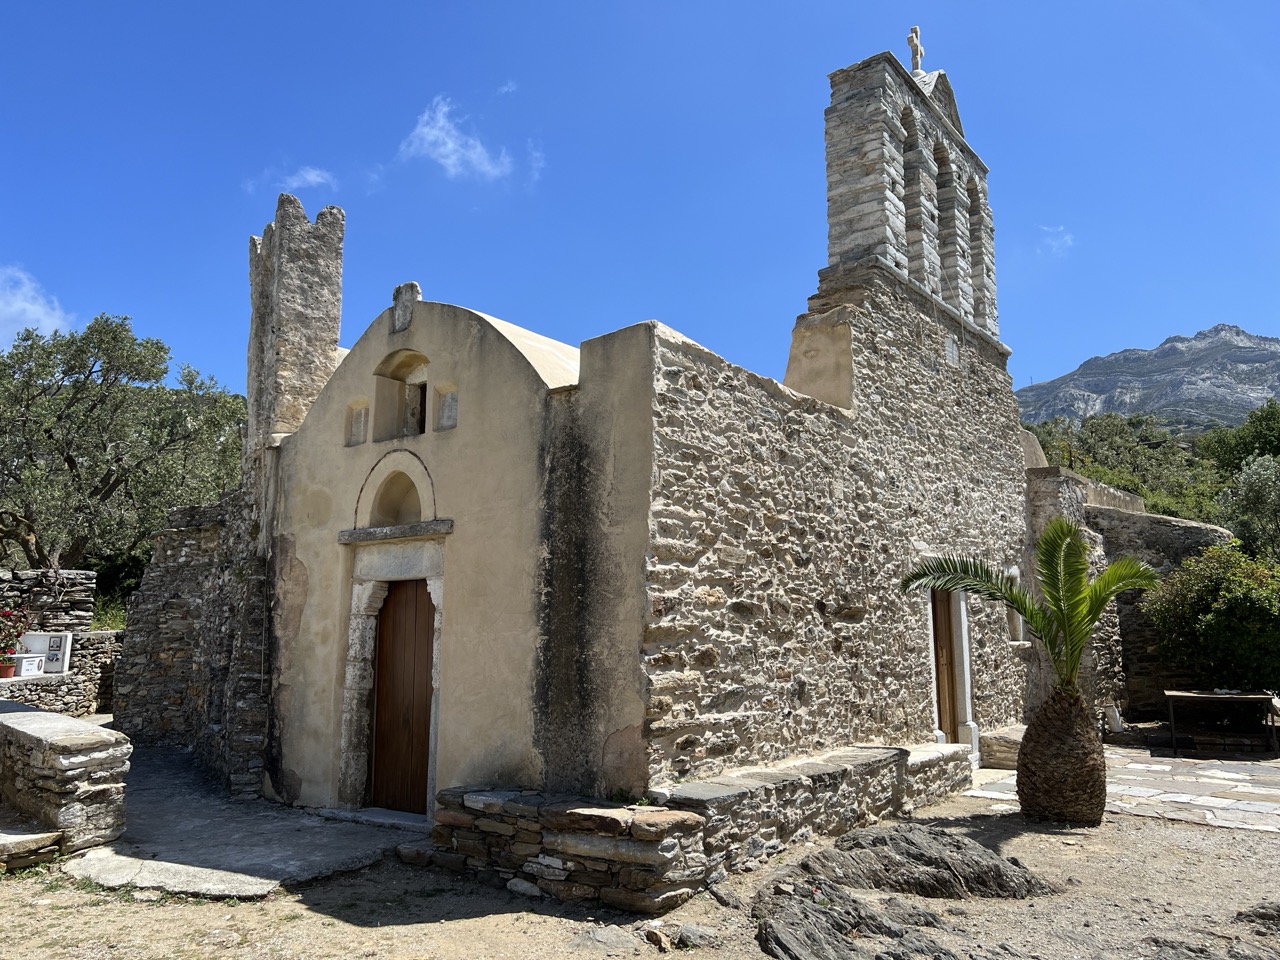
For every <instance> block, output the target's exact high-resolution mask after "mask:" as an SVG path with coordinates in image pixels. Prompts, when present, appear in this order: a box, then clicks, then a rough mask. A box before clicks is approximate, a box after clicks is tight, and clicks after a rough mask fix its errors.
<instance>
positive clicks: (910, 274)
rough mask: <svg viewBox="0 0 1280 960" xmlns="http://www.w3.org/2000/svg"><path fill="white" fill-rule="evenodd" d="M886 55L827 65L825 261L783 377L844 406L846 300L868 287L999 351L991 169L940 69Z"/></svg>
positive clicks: (915, 48)
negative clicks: (839, 66) (906, 300)
mask: <svg viewBox="0 0 1280 960" xmlns="http://www.w3.org/2000/svg"><path fill="white" fill-rule="evenodd" d="M908 43H909V44H910V46H911V51H912V66H913V69H912V70H911V71H908V70H907V69H906V68H905V67H903V66H902V64H900V63H899V62H898V60H897V58H896V57H894V56H893V54H891V53H888V52H885V53H879V54H876V55H875V56H873V57H869V58H867V59H866V60H863V61H862V62H860V63H856V64H854V65H852V66H850V67H846V68H844V69H843V70H838V71H836V72H835V73H833V74H831V77H830V80H831V105H830V106H829V107H828V108H827V110H826V153H827V229H828V237H827V257H828V262H827V266H825V267H823V268H822V269H821V270H819V271H818V292H817V293H816V294H815V295H814V296H813V297H811V298H810V299H809V313H807V314H805V315H803V316H801V317H800V318H799V320H798V321H797V324H796V329H795V333H794V334H793V339H792V347H791V356H790V360H789V363H788V365H787V376H786V384H787V385H788V386H790V387H792V388H794V389H796V390H799V391H801V392H803V393H807V394H809V395H811V396H815V397H818V398H819V399H822V400H827V401H828V402H830V403H834V404H836V405H837V406H841V407H850V406H852V402H853V393H854V391H853V388H852V385H851V383H850V382H849V378H850V376H851V375H852V370H853V357H852V353H851V349H850V345H849V343H848V342H847V341H848V338H847V336H846V335H845V334H842V333H841V330H840V328H841V327H842V326H846V327H847V325H848V323H849V319H848V316H847V314H843V313H840V311H839V309H838V308H840V307H842V306H847V305H854V306H856V305H858V304H861V303H863V302H864V301H865V299H866V298H867V297H868V296H869V295H871V294H872V293H873V292H874V291H876V290H886V289H895V288H896V290H897V292H899V293H902V294H905V295H908V296H909V297H911V298H912V299H913V300H914V301H915V302H916V305H917V308H918V309H922V310H923V311H924V312H925V313H926V314H930V315H934V316H938V317H947V318H949V319H950V320H951V321H953V322H954V325H955V326H956V328H957V336H956V340H957V342H960V341H962V340H964V339H965V338H966V337H972V338H980V339H982V340H985V341H987V342H988V343H990V344H991V345H992V346H994V347H996V349H997V352H999V353H1001V354H1002V355H1007V354H1008V349H1007V348H1006V347H1004V345H1003V344H1002V343H1000V340H999V324H998V322H997V315H996V285H995V243H994V229H993V227H992V221H991V207H990V205H989V204H988V202H987V167H986V164H984V163H983V162H982V160H981V159H980V158H979V157H978V155H977V154H976V153H975V152H974V150H973V148H972V147H970V146H969V144H968V143H967V142H966V140H965V137H964V127H963V126H962V125H961V123H960V114H959V111H958V109H957V107H956V100H955V95H954V93H953V92H952V89H951V83H950V81H948V79H947V75H946V74H945V73H944V72H943V71H941V70H935V71H932V72H925V71H924V70H923V69H922V67H921V61H922V59H923V56H924V48H923V47H922V46H921V45H920V35H919V28H916V27H913V28H912V31H911V35H910V36H909V37H908Z"/></svg>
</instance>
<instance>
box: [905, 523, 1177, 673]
mask: <svg viewBox="0 0 1280 960" xmlns="http://www.w3.org/2000/svg"><path fill="white" fill-rule="evenodd" d="M1035 558H1036V559H1035V566H1036V577H1037V582H1038V584H1039V587H1040V592H1041V594H1042V595H1043V600H1037V599H1035V598H1034V597H1033V596H1032V595H1031V593H1030V592H1028V591H1027V590H1025V589H1023V588H1022V587H1021V586H1019V585H1018V584H1017V582H1015V581H1014V580H1013V578H1012V577H1008V576H1005V575H1003V574H1000V573H997V572H996V571H995V570H994V569H993V568H992V567H991V566H990V565H989V564H987V563H986V562H985V561H983V560H981V559H978V558H976V557H956V556H948V557H930V558H927V559H925V560H922V561H921V562H920V563H919V564H918V565H917V566H916V567H915V568H914V569H913V570H912V571H911V572H910V573H909V574H907V576H906V577H904V578H903V579H902V589H903V590H904V591H910V590H916V589H922V588H928V589H930V590H949V591H960V590H962V591H964V592H965V593H968V594H970V595H972V596H977V597H982V598H983V599H984V600H994V601H996V602H997V603H1002V604H1004V605H1005V606H1006V607H1008V608H1010V609H1011V610H1013V611H1014V612H1015V613H1017V614H1018V615H1019V616H1020V617H1022V619H1023V620H1024V621H1025V622H1026V625H1027V628H1028V629H1029V630H1030V631H1031V632H1032V633H1033V634H1035V636H1037V637H1038V638H1039V639H1040V642H1041V643H1043V644H1044V648H1045V651H1046V653H1047V654H1048V656H1049V660H1050V662H1051V663H1052V664H1053V669H1054V672H1055V673H1056V674H1057V675H1058V685H1059V686H1060V687H1062V688H1064V689H1071V688H1074V687H1075V685H1076V681H1077V679H1078V677H1079V674H1080V661H1081V659H1082V658H1083V657H1084V651H1085V650H1086V649H1087V648H1088V645H1089V641H1090V638H1091V637H1092V635H1093V630H1094V628H1095V627H1096V626H1097V624H1098V620H1099V618H1100V617H1101V616H1102V613H1103V611H1104V610H1105V609H1106V606H1107V604H1108V603H1109V602H1110V601H1111V600H1113V599H1114V598H1115V596H1116V595H1117V594H1119V593H1121V592H1123V591H1125V590H1135V589H1145V588H1147V587H1151V586H1154V585H1155V584H1156V582H1157V581H1158V580H1159V577H1158V575H1157V574H1156V572H1155V571H1154V570H1152V569H1151V567H1149V566H1147V565H1146V564H1145V563H1142V562H1141V561H1139V560H1134V559H1133V558H1131V557H1118V558H1117V559H1115V560H1113V561H1112V562H1111V564H1110V566H1108V567H1107V569H1106V570H1104V571H1103V572H1102V573H1101V574H1099V575H1098V577H1097V578H1095V579H1094V580H1093V581H1092V582H1090V580H1089V544H1088V541H1087V540H1086V539H1085V535H1084V533H1083V531H1082V530H1081V529H1080V527H1079V526H1078V525H1077V524H1075V523H1072V522H1071V521H1070V520H1067V519H1066V518H1064V517H1060V516H1059V517H1054V518H1053V519H1052V520H1050V521H1049V523H1048V524H1047V525H1046V526H1045V530H1044V534H1043V535H1042V536H1041V537H1040V540H1039V542H1038V543H1037V544H1036V547H1035Z"/></svg>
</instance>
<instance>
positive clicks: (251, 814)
mask: <svg viewBox="0 0 1280 960" xmlns="http://www.w3.org/2000/svg"><path fill="white" fill-rule="evenodd" d="M125 807H126V811H125V816H126V826H125V832H124V835H123V836H121V837H120V838H119V839H118V840H116V841H115V842H114V843H111V844H108V845H107V846H104V847H97V848H95V849H92V850H89V851H87V852H86V853H85V855H84V856H83V857H80V858H79V859H76V860H70V861H67V862H66V863H65V864H64V865H63V870H65V871H66V872H67V873H69V874H71V875H72V876H75V877H79V878H82V879H86V880H91V881H93V882H95V883H100V884H102V885H103V886H107V887H121V886H134V887H140V888H146V889H159V890H167V891H169V892H170V893H185V894H191V895H194V896H204V897H213V898H217V897H237V898H240V899H250V898H255V897H263V896H266V895H267V894H269V893H270V892H271V891H272V890H274V889H276V888H277V887H278V886H280V885H281V884H284V883H300V882H303V881H307V880H315V879H318V878H321V877H326V876H329V875H331V874H334V873H340V872H342V871H346V870H356V869H359V868H361V867H365V866H368V865H369V864H371V863H374V862H376V861H377V860H380V859H382V858H383V857H384V856H386V855H388V854H389V853H391V852H392V851H394V849H395V847H396V845H397V844H399V843H403V842H404V838H405V834H404V831H403V830H396V829H388V828H383V827H374V826H369V825H366V824H360V823H340V822H335V821H333V820H326V819H324V818H322V817H318V816H315V815H313V814H309V813H305V812H303V811H301V810H296V809H293V808H291V807H285V806H280V805H278V804H273V803H270V802H269V801H266V800H250V801H244V800H241V801H232V800H231V799H229V798H228V797H227V795H226V792H225V791H224V790H223V789H222V788H221V787H220V786H218V785H217V784H215V783H212V782H210V781H209V780H207V779H205V778H204V777H203V775H202V774H201V772H200V771H199V770H198V769H197V768H196V767H195V765H194V763H193V761H192V759H191V756H190V755H189V754H187V753H184V752H183V751H180V750H170V749H162V748H138V749H136V750H135V751H134V754H133V769H132V770H131V771H130V772H129V778H128V783H127V785H126V787H125Z"/></svg>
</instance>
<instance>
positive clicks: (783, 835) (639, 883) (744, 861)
mask: <svg viewBox="0 0 1280 960" xmlns="http://www.w3.org/2000/svg"><path fill="white" fill-rule="evenodd" d="M971 780H972V766H971V763H970V759H969V753H968V748H967V747H965V746H963V745H961V744H928V745H925V746H922V747H919V748H913V749H911V750H905V749H902V748H900V747H855V748H848V749H844V750H837V751H834V752H832V753H829V754H825V755H823V756H821V757H819V758H816V759H811V760H806V761H801V762H797V763H791V764H788V765H786V766H780V767H773V768H761V769H752V770H740V771H736V772H735V773H733V774H730V775H726V776H721V777H714V778H712V779H710V780H700V781H692V782H687V783H682V784H679V785H678V786H676V787H674V788H671V789H669V790H665V789H664V790H657V791H653V792H652V793H653V795H654V796H655V797H656V798H657V799H660V800H661V802H662V806H655V807H646V806H635V805H632V806H626V805H622V804H616V803H608V802H606V801H603V800H595V799H591V798H587V797H564V796H548V795H544V794H542V793H539V792H537V791H530V790H498V789H492V788H488V787H453V788H450V789H447V790H442V791H440V792H439V793H438V794H437V797H436V801H437V808H436V813H435V820H436V826H435V829H434V830H433V831H432V840H433V841H434V843H435V844H436V850H435V852H434V853H433V854H431V855H430V861H431V863H433V864H434V865H436V866H439V867H444V868H447V869H451V870H457V871H472V872H475V873H478V874H480V875H481V877H482V879H487V880H489V881H490V882H494V883H504V884H505V885H506V886H507V888H508V889H510V890H513V891H515V892H517V893H524V894H530V895H534V896H542V895H549V896H553V897H557V898H558V899H561V900H570V901H582V900H585V901H590V900H598V901H600V902H602V903H607V904H609V905H611V906H615V907H621V908H623V909H626V910H632V911H635V912H638V913H662V912H665V911H666V910H669V909H671V908H673V907H675V906H677V905H679V904H680V903H683V902H684V901H685V900H687V899H689V897H691V896H693V895H694V894H695V893H697V892H698V890H700V889H701V888H702V887H703V886H705V885H706V884H709V883H715V882H716V881H718V880H720V879H722V878H723V877H724V876H725V875H726V874H727V873H729V872H738V871H743V870H753V869H755V868H756V867H758V866H759V865H760V862H761V861H762V860H763V859H764V858H767V857H770V856H773V855H774V854H776V853H779V852H781V851H782V850H783V849H785V848H786V846H787V845H788V844H791V843H794V842H798V841H803V840H806V839H808V838H810V837H812V836H814V835H817V834H824V835H829V836H830V835H838V834H842V833H846V832H848V831H849V830H852V829H854V828H855V827H859V826H865V825H867V824H870V823H874V822H875V821H877V820H879V819H880V818H882V817H885V816H889V815H893V814H906V813H910V812H911V811H912V810H914V809H915V808H917V807H921V806H925V805H927V804H929V803H932V802H934V801H936V800H939V799H941V798H942V797H944V796H946V795H948V794H950V793H952V792H954V791H955V790H958V789H961V788H962V787H964V786H967V785H968V784H969V783H970V782H971Z"/></svg>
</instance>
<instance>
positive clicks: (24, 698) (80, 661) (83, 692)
mask: <svg viewBox="0 0 1280 960" xmlns="http://www.w3.org/2000/svg"><path fill="white" fill-rule="evenodd" d="M121 634H122V631H120V630H93V631H90V632H87V633H73V634H72V635H71V669H70V670H69V671H68V672H66V673H46V674H44V675H43V676H40V677H26V678H19V677H15V678H13V679H10V680H0V699H3V700H12V701H14V702H16V703H25V704H27V705H28V706H31V707H35V708H37V709H39V710H47V711H49V712H50V713H61V714H65V715H66V716H70V717H83V716H87V715H88V714H91V713H109V712H110V711H111V709H112V707H111V701H112V687H113V685H114V676H115V661H116V656H117V655H118V654H119V652H120V638H121Z"/></svg>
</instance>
